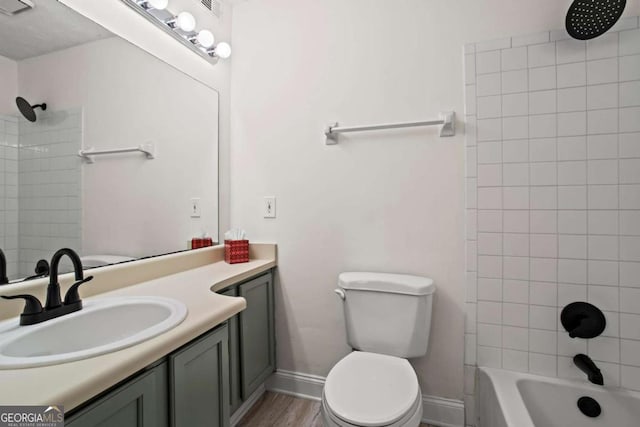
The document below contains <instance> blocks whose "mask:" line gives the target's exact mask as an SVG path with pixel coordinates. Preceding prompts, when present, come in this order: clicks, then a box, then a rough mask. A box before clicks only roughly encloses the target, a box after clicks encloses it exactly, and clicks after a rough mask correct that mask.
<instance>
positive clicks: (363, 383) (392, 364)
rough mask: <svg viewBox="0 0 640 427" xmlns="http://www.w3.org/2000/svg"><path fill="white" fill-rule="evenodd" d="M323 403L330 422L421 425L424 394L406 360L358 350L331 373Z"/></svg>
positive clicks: (346, 424) (374, 425)
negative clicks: (415, 420) (415, 421)
mask: <svg viewBox="0 0 640 427" xmlns="http://www.w3.org/2000/svg"><path fill="white" fill-rule="evenodd" d="M322 406H323V412H324V413H325V420H326V421H331V423H330V425H336V426H366V427H379V426H405V425H418V424H419V421H420V418H421V415H422V395H421V392H420V387H419V385H418V379H417V377H416V373H415V371H414V370H413V368H412V367H411V365H410V364H409V362H408V361H407V360H406V359H402V358H399V357H394V356H387V355H383V354H376V353H367V352H360V351H355V352H353V353H351V354H349V355H348V356H346V357H345V358H343V359H342V360H340V361H339V362H338V363H337V364H336V365H335V366H334V367H333V369H331V372H329V375H328V376H327V380H326V382H325V386H324V391H323V397H322ZM327 418H328V420H327ZM414 419H417V423H415V424H414Z"/></svg>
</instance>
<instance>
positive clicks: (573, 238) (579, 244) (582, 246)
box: [558, 234, 587, 259]
mask: <svg viewBox="0 0 640 427" xmlns="http://www.w3.org/2000/svg"><path fill="white" fill-rule="evenodd" d="M558 237H559V238H558V251H559V256H560V258H570V259H586V258H587V236H581V235H577V234H561V235H560V236H558Z"/></svg>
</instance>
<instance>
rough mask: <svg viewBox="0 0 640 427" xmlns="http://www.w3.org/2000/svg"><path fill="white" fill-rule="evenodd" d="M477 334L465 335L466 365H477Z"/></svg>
mask: <svg viewBox="0 0 640 427" xmlns="http://www.w3.org/2000/svg"><path fill="white" fill-rule="evenodd" d="M476 343H477V336H476V335H471V334H466V335H465V336H464V363H465V365H475V364H476V362H477V357H476V356H477V355H476Z"/></svg>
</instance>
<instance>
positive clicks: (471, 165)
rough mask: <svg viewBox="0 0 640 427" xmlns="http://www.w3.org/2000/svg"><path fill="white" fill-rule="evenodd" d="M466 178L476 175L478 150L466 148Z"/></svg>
mask: <svg viewBox="0 0 640 427" xmlns="http://www.w3.org/2000/svg"><path fill="white" fill-rule="evenodd" d="M465 165H466V175H465V176H466V177H467V178H473V177H475V176H477V175H478V148H477V147H467V148H466V161H465Z"/></svg>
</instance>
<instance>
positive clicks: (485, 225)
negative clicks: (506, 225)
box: [478, 210, 502, 232]
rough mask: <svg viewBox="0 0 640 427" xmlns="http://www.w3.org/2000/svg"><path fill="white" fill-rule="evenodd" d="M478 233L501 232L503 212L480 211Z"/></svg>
mask: <svg viewBox="0 0 640 427" xmlns="http://www.w3.org/2000/svg"><path fill="white" fill-rule="evenodd" d="M478 231H486V232H501V231H502V211H499V210H497V211H491V210H481V211H478Z"/></svg>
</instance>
